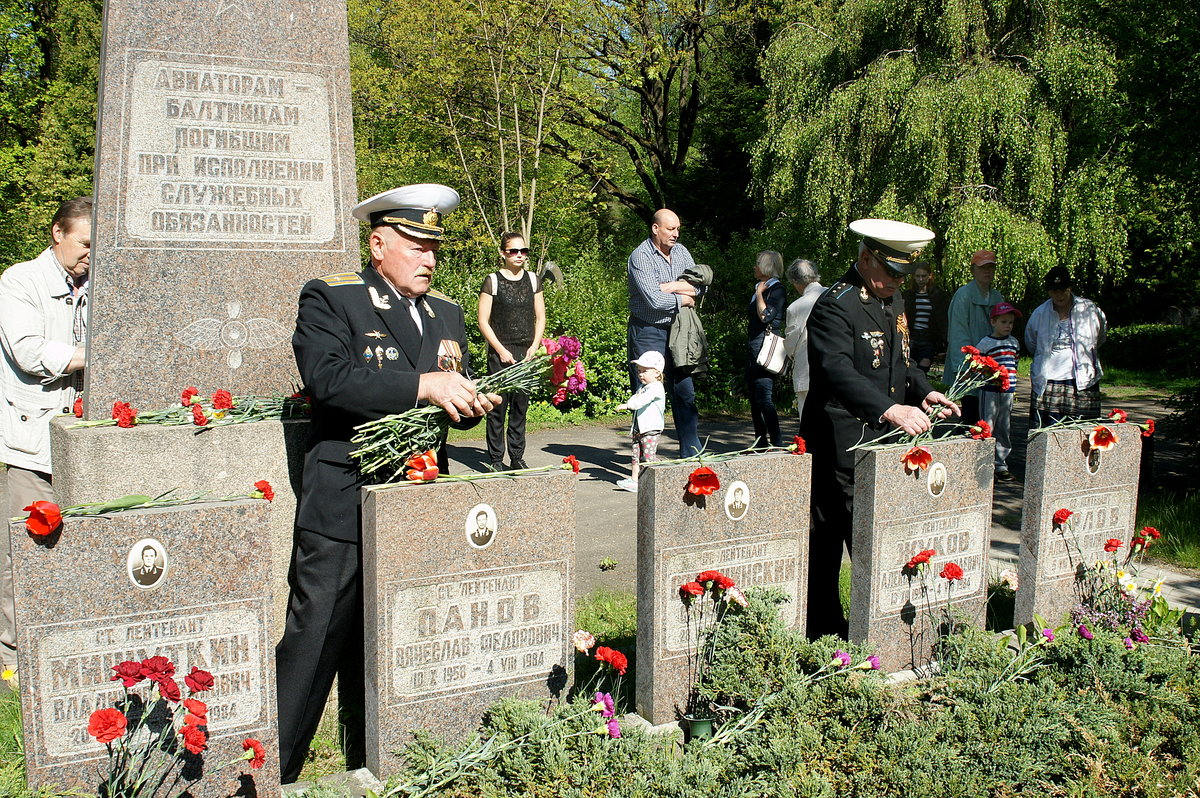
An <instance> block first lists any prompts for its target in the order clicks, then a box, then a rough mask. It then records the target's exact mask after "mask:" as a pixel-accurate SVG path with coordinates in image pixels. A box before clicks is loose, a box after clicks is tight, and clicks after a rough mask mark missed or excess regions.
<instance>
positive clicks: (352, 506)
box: [275, 184, 500, 784]
mask: <svg viewBox="0 0 1200 798" xmlns="http://www.w3.org/2000/svg"><path fill="white" fill-rule="evenodd" d="M458 199H459V198H458V192H456V191H454V189H451V188H448V187H446V186H442V185H436V184H422V185H415V186H405V187H403V188H397V189H393V190H392V191H386V192H384V193H382V194H379V195H376V196H374V197H371V198H370V199H368V200H366V201H364V202H361V203H359V204H358V205H357V206H355V208H354V211H353V214H354V216H355V218H357V219H360V220H362V221H365V222H367V223H368V224H370V225H371V235H370V238H369V239H368V245H369V248H370V263H369V265H368V266H367V268H364V269H363V270H362V271H361V272H345V273H341V274H330V275H326V276H325V277H320V278H318V279H316V280H311V281H309V282H308V284H307V285H305V286H304V288H303V290H302V291H301V293H300V308H299V312H298V314H297V317H296V332H295V334H294V335H293V336H292V348H293V349H294V350H295V353H296V364H297V366H298V367H299V370H300V377H301V379H302V380H303V383H304V387H305V389H306V390H307V391H308V393H309V394H310V396H311V398H312V408H313V409H312V431H311V433H310V435H309V442H308V448H307V451H306V454H305V457H304V476H303V483H302V490H301V494H300V502H299V507H298V508H297V511H296V530H295V540H294V549H293V554H292V566H291V572H290V574H289V583H290V585H291V595H290V597H289V599H288V611H287V622H286V625H285V627H284V633H283V639H282V640H281V641H280V643H279V646H278V647H277V649H276V655H275V656H276V665H277V673H278V690H279V766H280V772H281V775H282V779H283V782H284V783H285V784H286V783H289V782H293V781H295V780H296V779H297V777H298V776H299V775H300V769H301V767H302V765H303V764H304V758H305V754H306V753H307V752H308V746H309V744H310V742H311V741H312V737H313V734H314V733H315V732H316V729H317V724H318V723H319V721H320V719H321V713H322V711H323V710H324V708H325V701H326V698H327V697H328V695H329V690H330V687H331V685H332V683H333V677H334V676H335V675H337V676H338V697H339V707H340V710H341V713H342V720H343V730H344V734H345V738H346V740H345V744H346V748H347V752H346V757H347V765H348V766H349V767H350V768H351V769H353V768H355V767H361V766H362V764H363V761H362V760H363V749H362V745H363V742H362V740H363V738H362V734H363V717H362V711H363V707H364V700H363V662H362V652H363V637H362V634H363V621H362V596H361V594H360V582H361V573H360V572H361V565H360V563H361V556H360V551H359V548H360V540H361V534H362V532H361V524H360V518H359V509H360V508H359V496H360V489H361V488H362V487H363V486H364V485H365V484H367V480H366V479H364V478H363V477H362V476H361V475H360V474H359V472H358V469H357V467H356V465H355V463H354V462H353V460H352V459H351V458H350V452H351V450H352V449H353V448H354V446H353V445H352V444H351V443H350V439H351V438H352V437H353V435H354V427H355V426H356V425H358V424H362V423H363V422H366V421H371V420H374V419H377V418H380V417H381V416H385V415H388V414H390V413H398V412H401V411H403V410H407V409H409V408H412V407H416V406H417V405H418V404H435V405H439V406H440V407H442V408H443V409H445V411H446V412H447V413H449V415H450V418H451V419H452V421H453V422H454V423H456V425H461V426H471V425H473V424H475V423H478V421H479V419H480V418H482V417H483V415H484V414H485V413H487V411H489V410H491V409H492V408H493V407H495V406H496V405H497V404H499V403H500V397H499V396H495V395H484V394H478V393H477V392H476V390H475V384H474V383H473V382H472V381H471V380H470V379H469V373H470V372H469V362H468V357H467V333H466V328H465V327H464V324H463V313H462V308H460V307H459V306H458V305H457V304H455V303H454V302H453V301H451V300H450V298H449V297H447V296H445V295H443V294H439V293H437V292H431V291H430V282H431V280H432V278H433V273H434V269H435V268H436V259H435V255H436V253H437V251H438V247H439V246H440V245H441V240H442V236H443V233H444V230H443V228H442V217H443V216H444V215H445V214H447V213H450V212H451V211H452V210H454V209H455V207H457V206H458ZM438 465H439V467H440V468H441V469H442V471H443V473H445V469H446V465H447V458H446V453H445V447H444V446H443V447H442V449H441V451H439V453H438Z"/></svg>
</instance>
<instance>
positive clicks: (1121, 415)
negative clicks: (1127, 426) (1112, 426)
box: [1108, 407, 1129, 424]
mask: <svg viewBox="0 0 1200 798" xmlns="http://www.w3.org/2000/svg"><path fill="white" fill-rule="evenodd" d="M1108 417H1109V418H1111V419H1112V420H1113V421H1115V422H1117V423H1118V424H1124V423H1125V422H1126V421H1128V420H1129V414H1128V413H1126V412H1125V411H1124V410H1122V409H1121V408H1119V407H1114V408H1113V409H1112V410H1110V411H1109V413H1108Z"/></svg>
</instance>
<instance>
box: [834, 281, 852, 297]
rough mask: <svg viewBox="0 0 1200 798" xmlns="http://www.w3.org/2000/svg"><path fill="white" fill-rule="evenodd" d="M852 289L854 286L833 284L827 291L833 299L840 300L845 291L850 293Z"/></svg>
mask: <svg viewBox="0 0 1200 798" xmlns="http://www.w3.org/2000/svg"><path fill="white" fill-rule="evenodd" d="M853 288H854V286H853V285H852V284H850V283H834V284H833V287H832V288H830V289H829V294H830V296H832V297H833V298H834V299H841V298H842V297H844V296H845V295H846V292H847V291H850V290H852V289H853Z"/></svg>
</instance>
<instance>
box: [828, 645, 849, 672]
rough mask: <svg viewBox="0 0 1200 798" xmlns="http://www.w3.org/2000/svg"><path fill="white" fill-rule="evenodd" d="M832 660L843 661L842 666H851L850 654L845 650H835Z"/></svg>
mask: <svg viewBox="0 0 1200 798" xmlns="http://www.w3.org/2000/svg"><path fill="white" fill-rule="evenodd" d="M832 662H841V663H842V664H841V667H843V668H849V667H850V655H849V654H847V653H846V652H845V651H841V650H840V649H839V650H838V651H835V652H833V660H832ZM832 662H831V664H832Z"/></svg>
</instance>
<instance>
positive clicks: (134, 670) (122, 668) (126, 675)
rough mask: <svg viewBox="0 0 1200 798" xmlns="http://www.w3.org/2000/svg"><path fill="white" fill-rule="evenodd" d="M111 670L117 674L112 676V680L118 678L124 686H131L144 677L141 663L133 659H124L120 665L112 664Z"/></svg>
mask: <svg viewBox="0 0 1200 798" xmlns="http://www.w3.org/2000/svg"><path fill="white" fill-rule="evenodd" d="M113 671H115V672H116V674H117V675H116V676H114V677H112V681H114V682H115V681H116V680H117V679H120V680H121V681H122V683H124V685H125V686H126V687H133V686H134V685H135V684H137V683H138V682H140V681H141V680H142V679H145V678H146V677H145V676H143V675H142V663H140V662H134V661H133V660H126V661H125V662H122V663H121V664H120V665H113Z"/></svg>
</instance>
